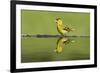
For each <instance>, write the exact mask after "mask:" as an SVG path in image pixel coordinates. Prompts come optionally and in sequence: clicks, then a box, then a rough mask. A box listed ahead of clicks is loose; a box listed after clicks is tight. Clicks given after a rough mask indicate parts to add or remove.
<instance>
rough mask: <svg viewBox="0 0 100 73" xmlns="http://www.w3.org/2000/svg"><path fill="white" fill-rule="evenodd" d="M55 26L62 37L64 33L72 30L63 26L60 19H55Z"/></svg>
mask: <svg viewBox="0 0 100 73" xmlns="http://www.w3.org/2000/svg"><path fill="white" fill-rule="evenodd" d="M56 24H57V30H58V32H59V33H60V34H61V35H62V36H65V35H66V33H68V32H70V31H73V30H74V29H71V28H69V27H68V26H66V25H64V24H63V22H62V19H61V18H56Z"/></svg>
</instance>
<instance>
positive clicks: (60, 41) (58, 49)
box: [55, 37, 74, 53]
mask: <svg viewBox="0 0 100 73" xmlns="http://www.w3.org/2000/svg"><path fill="white" fill-rule="evenodd" d="M70 42H74V41H73V40H71V39H69V38H66V37H60V38H59V39H58V40H57V47H56V49H55V52H56V53H61V52H62V51H63V49H64V46H65V45H67V44H69V43H70Z"/></svg>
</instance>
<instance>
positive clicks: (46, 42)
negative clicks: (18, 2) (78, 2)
mask: <svg viewBox="0 0 100 73" xmlns="http://www.w3.org/2000/svg"><path fill="white" fill-rule="evenodd" d="M88 59H90V38H89V37H74V38H72V37H68V38H67V37H66V38H60V37H51V38H50V37H48V38H43V37H42V38H36V37H22V39H21V62H22V63H30V62H48V61H69V60H70V61H71V60H88Z"/></svg>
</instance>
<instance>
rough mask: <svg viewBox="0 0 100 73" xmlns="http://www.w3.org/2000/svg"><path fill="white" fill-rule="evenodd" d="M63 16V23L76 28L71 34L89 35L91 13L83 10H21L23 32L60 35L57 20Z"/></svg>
mask: <svg viewBox="0 0 100 73" xmlns="http://www.w3.org/2000/svg"><path fill="white" fill-rule="evenodd" d="M57 17H60V18H62V20H63V23H64V24H65V25H68V26H69V27H72V28H74V29H75V31H73V32H70V33H68V34H67V35H70V36H89V34H90V33H89V32H90V14H89V13H82V12H80V13H79V12H54V11H34V10H21V24H22V27H21V28H22V34H32V35H37V34H41V35H42V34H46V35H48V34H49V35H58V34H59V33H58V31H57V26H56V23H55V20H56V18H57Z"/></svg>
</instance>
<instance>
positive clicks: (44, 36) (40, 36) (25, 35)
mask: <svg viewBox="0 0 100 73" xmlns="http://www.w3.org/2000/svg"><path fill="white" fill-rule="evenodd" d="M21 37H39V38H42V37H43V38H48V37H90V36H74V35H73V36H62V35H45V34H44V35H40V34H37V35H32V34H22V35H21Z"/></svg>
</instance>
